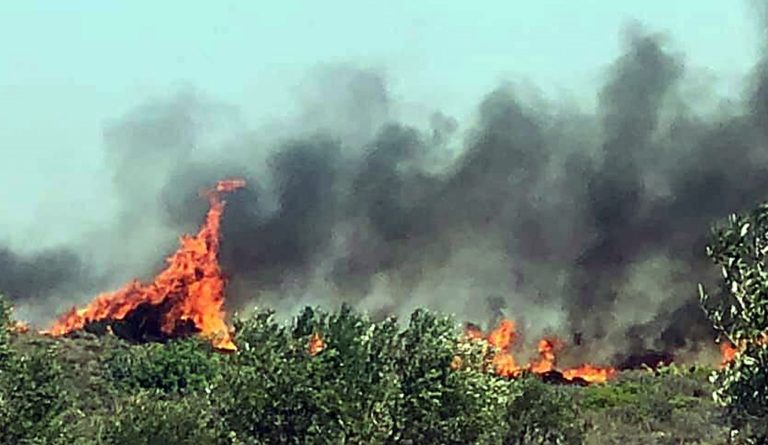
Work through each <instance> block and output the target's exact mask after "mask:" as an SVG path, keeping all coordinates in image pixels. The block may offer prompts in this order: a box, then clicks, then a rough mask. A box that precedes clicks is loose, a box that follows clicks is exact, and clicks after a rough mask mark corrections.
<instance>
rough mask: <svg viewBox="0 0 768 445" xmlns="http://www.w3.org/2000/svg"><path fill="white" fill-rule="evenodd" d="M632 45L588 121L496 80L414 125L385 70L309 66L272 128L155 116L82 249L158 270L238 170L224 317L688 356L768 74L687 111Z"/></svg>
mask: <svg viewBox="0 0 768 445" xmlns="http://www.w3.org/2000/svg"><path fill="white" fill-rule="evenodd" d="M624 38H625V48H624V52H623V54H622V55H621V57H619V58H618V59H617V60H616V61H615V62H614V63H613V64H612V66H611V68H610V72H609V73H608V76H607V81H606V83H605V85H604V86H603V88H602V90H601V91H599V92H598V97H599V100H598V107H597V109H596V110H594V111H593V112H586V111H583V110H580V109H577V108H575V107H569V106H568V105H566V104H556V103H555V104H552V103H547V102H546V101H540V100H531V99H530V98H529V97H530V95H528V94H527V93H528V92H527V91H524V90H521V89H519V88H514V87H512V86H510V85H501V86H499V87H498V88H497V89H495V90H493V91H491V92H489V93H488V94H487V95H486V96H485V97H484V98H482V99H481V100H480V102H479V105H478V107H477V111H476V114H475V119H474V121H472V122H465V123H459V122H457V121H456V120H455V119H452V118H451V117H449V116H445V115H443V114H441V113H440V112H439V111H437V110H436V111H435V112H434V113H433V114H432V115H431V117H430V119H428V120H427V121H426V122H425V123H424V122H422V123H418V124H413V123H409V122H405V121H402V120H399V119H397V117H396V113H394V112H393V106H394V105H393V104H394V101H393V100H392V99H391V98H390V97H389V92H388V89H387V85H386V82H385V81H384V79H383V78H382V77H381V76H379V75H378V74H377V73H376V72H373V71H367V70H359V69H353V68H349V67H333V68H328V69H326V70H325V71H322V72H321V74H320V75H319V76H318V77H317V85H318V86H317V93H316V94H315V95H314V96H313V97H309V98H308V99H307V102H306V103H305V104H304V105H305V107H304V112H303V113H302V114H301V115H300V116H299V117H298V118H297V120H296V122H294V123H292V124H290V125H286V126H285V127H284V128H283V129H282V131H280V132H279V133H278V135H277V136H275V135H265V134H264V133H260V132H258V131H254V132H253V133H248V134H238V135H237V136H236V137H230V138H229V139H227V140H225V141H224V142H222V141H221V140H220V139H217V138H215V137H211V134H212V133H215V131H214V129H215V128H216V125H217V118H218V117H219V116H220V115H221V113H222V109H225V108H226V107H224V106H223V105H221V104H216V103H214V102H213V101H210V100H208V99H206V98H204V97H203V95H202V94H200V93H198V92H194V91H185V92H182V93H180V94H179V95H177V96H173V97H170V98H168V99H167V100H166V101H159V102H156V103H151V104H147V105H146V106H144V107H142V108H140V109H138V110H135V111H134V112H131V113H128V114H127V115H126V116H125V117H124V119H122V120H119V121H117V122H113V123H111V124H110V125H109V126H108V128H107V130H106V132H105V149H106V156H107V159H108V162H109V166H110V168H111V170H112V171H113V186H114V188H115V191H116V194H117V196H118V198H119V199H120V203H121V209H122V212H121V214H120V215H119V218H117V221H118V222H117V223H116V224H115V226H114V227H110V228H108V229H105V232H104V233H102V234H99V235H97V236H95V238H94V239H96V240H98V241H92V242H91V244H88V243H85V245H84V246H80V247H82V249H81V250H84V251H89V252H92V251H93V250H95V249H94V245H95V244H98V245H99V246H102V247H103V246H105V245H106V246H107V248H106V249H102V250H104V251H106V252H108V254H107V255H106V257H107V258H104V259H103V261H105V262H107V263H109V267H108V268H107V272H105V273H106V274H107V275H109V276H110V277H111V279H112V280H113V281H114V282H115V283H118V282H119V281H122V280H124V279H126V278H129V277H130V276H133V275H137V274H138V275H143V274H150V273H151V272H152V271H153V270H156V269H157V267H158V264H159V261H161V260H162V258H163V257H164V256H165V255H167V253H168V252H170V251H171V250H172V249H173V246H174V244H175V237H176V236H178V235H179V234H180V233H182V232H185V231H190V230H193V229H194V227H195V226H196V225H197V223H198V222H199V220H200V219H201V217H202V215H203V214H204V212H205V202H202V201H200V200H198V199H197V193H198V191H199V190H200V189H201V188H203V187H206V186H208V185H210V184H211V183H213V181H215V180H216V179H219V178H222V177H231V176H234V175H237V176H243V177H245V178H246V179H247V181H248V184H249V188H247V189H245V190H242V191H238V192H236V193H234V194H232V196H230V197H229V198H228V208H227V214H226V215H225V217H224V220H223V226H222V234H223V240H222V266H223V269H224V270H225V271H226V273H227V274H228V275H229V276H230V278H231V284H230V288H229V295H228V303H229V305H230V306H231V308H232V309H240V308H246V307H250V306H252V305H254V304H257V305H259V306H272V307H275V308H277V309H278V310H279V311H281V312H282V313H285V314H290V313H291V311H294V310H295V309H296V308H297V307H298V306H301V305H304V304H325V305H331V306H333V305H337V304H339V303H340V302H349V303H352V304H354V305H356V306H357V307H359V308H361V309H364V310H368V311H372V312H373V313H375V314H378V315H388V314H395V315H404V314H407V313H408V312H410V311H411V310H412V309H414V308H416V307H419V306H427V307H430V308H433V309H436V310H441V311H448V312H453V313H456V314H457V315H458V316H459V317H461V318H464V319H467V320H473V321H479V322H485V321H487V320H488V319H489V318H490V317H492V316H494V314H495V315H499V314H503V315H505V316H508V317H513V318H515V319H517V320H518V321H519V322H520V323H521V324H522V326H523V330H524V331H525V330H526V329H530V330H531V331H532V332H543V331H551V332H556V333H558V334H560V335H564V336H566V338H570V337H569V336H570V335H576V336H578V337H580V338H581V340H582V342H581V343H580V344H581V346H580V348H581V349H580V350H579V351H578V353H584V354H589V356H590V357H595V359H601V358H602V359H610V358H612V357H613V356H614V354H616V353H618V352H623V353H628V352H633V351H637V352H640V351H643V350H646V349H654V350H662V351H680V350H685V351H693V352H695V351H696V350H697V348H699V347H700V344H701V343H702V342H705V343H706V344H709V342H711V335H712V333H711V332H710V330H709V329H708V327H707V322H706V321H705V320H704V317H703V314H702V313H701V311H699V310H698V308H697V299H696V292H695V289H696V284H697V282H699V281H704V282H708V281H710V280H712V279H716V274H714V275H713V273H712V270H711V268H710V266H709V263H708V261H707V259H706V258H705V256H704V244H705V243H706V237H707V234H708V231H709V227H710V225H711V224H712V223H714V222H715V221H717V220H718V219H720V218H723V217H725V216H727V214H729V213H731V212H735V211H742V210H745V209H748V208H750V207H752V206H754V205H755V204H757V203H759V202H760V201H762V200H765V199H766V198H768V162H767V161H768V152H766V147H765V141H766V135H768V134H767V133H766V131H768V130H767V129H768V127H767V126H766V124H767V123H768V70H766V67H765V66H766V65H765V63H764V62H763V61H760V63H758V64H757V66H756V69H755V72H754V73H752V77H750V79H749V88H748V91H749V93H748V94H747V95H746V97H735V98H733V97H732V98H727V99H728V100H729V101H730V106H728V107H721V108H716V109H715V110H702V109H697V107H695V106H693V105H690V104H689V100H688V99H689V96H687V94H688V93H687V91H689V90H687V89H686V86H687V85H686V82H687V77H686V75H687V71H686V66H685V61H684V57H683V56H682V55H680V54H677V53H675V52H674V51H673V50H670V49H669V45H668V42H667V39H665V38H664V37H662V36H659V35H655V34H651V33H648V32H646V31H643V30H640V29H632V30H630V31H628V32H627V33H626V35H625V36H624ZM696 94H707V92H706V91H698V92H696ZM222 107H223V108H222ZM116 238H119V239H120V240H121V241H120V242H114V240H115V239H116ZM110 240H112V241H110ZM66 255H74V254H69V253H66V252H65V253H61V252H52V253H51V254H41V255H40V256H36V257H32V258H23V257H20V256H18V255H15V254H14V253H12V252H10V251H8V250H2V251H0V288H2V289H3V291H5V292H6V293H8V294H9V295H10V296H11V297H12V298H13V299H15V300H16V301H19V302H23V301H25V300H24V299H25V298H26V299H38V298H51V297H52V296H54V295H56V294H57V293H60V292H61V289H62V288H64V287H67V286H74V284H75V283H79V284H83V286H79V287H78V286H74V287H75V288H79V289H87V288H90V287H93V283H94V281H95V280H94V279H91V278H87V277H84V276H83V274H82V273H81V272H82V270H84V268H85V265H84V264H79V263H78V261H76V260H74V259H73V260H69V259H67V258H68V257H66ZM75 258H76V256H75ZM85 269H87V268H85ZM32 277H34V279H32ZM85 284H88V286H86V285H85ZM88 298H90V295H85V294H84V295H83V297H82V298H81V299H80V302H82V301H85V300H87V299H88ZM67 303H74V301H68V302H67ZM53 315H54V314H51V316H53Z"/></svg>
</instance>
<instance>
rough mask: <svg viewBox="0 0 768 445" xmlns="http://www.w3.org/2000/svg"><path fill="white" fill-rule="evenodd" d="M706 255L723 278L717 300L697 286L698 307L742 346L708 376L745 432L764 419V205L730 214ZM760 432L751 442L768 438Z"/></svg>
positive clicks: (767, 289) (767, 394)
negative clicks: (711, 378)
mask: <svg viewBox="0 0 768 445" xmlns="http://www.w3.org/2000/svg"><path fill="white" fill-rule="evenodd" d="M707 255H708V256H709V257H710V258H711V259H712V260H713V262H714V263H715V264H717V265H718V266H720V267H721V269H722V275H723V280H722V283H721V288H720V292H719V295H718V296H717V298H712V297H711V296H709V295H708V294H707V293H706V292H705V291H704V289H703V287H702V286H699V294H700V299H701V303H702V307H703V308H704V310H705V311H706V312H707V315H708V316H709V318H710V319H711V320H712V322H713V324H714V326H715V328H716V329H717V330H718V331H720V333H721V335H722V336H724V337H726V338H727V339H728V340H730V341H731V342H732V343H733V344H736V345H743V351H742V352H741V353H739V354H737V355H736V357H735V359H734V361H733V362H732V363H731V364H729V365H728V366H727V367H726V368H725V369H723V370H721V371H719V372H718V373H717V374H715V375H713V382H714V383H716V384H717V385H718V389H717V391H716V392H715V394H714V396H715V399H716V400H717V401H718V402H719V403H721V404H722V405H724V406H726V407H728V408H729V410H730V411H731V412H732V415H733V419H734V425H735V427H737V428H744V427H746V428H749V426H748V425H747V424H749V423H754V422H758V423H761V422H762V423H764V422H766V421H767V420H768V345H766V344H765V342H766V340H765V338H766V337H765V335H766V334H768V271H766V261H768V203H766V204H762V205H760V206H759V207H758V208H757V209H755V210H754V211H753V212H752V213H751V214H748V215H731V216H730V217H729V218H728V221H727V224H726V225H725V226H724V227H719V228H716V229H715V230H714V231H713V239H712V242H711V243H710V245H709V246H708V248H707ZM755 419H759V420H755ZM759 434H761V435H760V436H755V437H752V438H751V440H755V441H761V440H767V439H768V436H763V435H762V434H763V433H759Z"/></svg>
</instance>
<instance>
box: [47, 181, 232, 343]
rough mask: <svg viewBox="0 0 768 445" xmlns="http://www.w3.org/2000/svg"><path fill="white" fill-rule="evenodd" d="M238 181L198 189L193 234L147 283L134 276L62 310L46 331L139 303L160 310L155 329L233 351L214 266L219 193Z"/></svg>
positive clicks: (106, 317)
mask: <svg viewBox="0 0 768 445" xmlns="http://www.w3.org/2000/svg"><path fill="white" fill-rule="evenodd" d="M244 186H245V181H244V180H242V179H227V180H223V181H219V182H218V183H217V184H216V186H215V187H214V188H213V189H210V190H207V191H205V192H204V196H205V197H207V198H208V202H209V204H210V209H209V210H208V214H207V216H206V219H205V223H204V224H203V226H202V227H201V228H200V231H199V232H198V233H197V235H195V236H191V235H184V236H182V237H181V239H180V244H181V245H180V247H179V249H178V250H177V251H176V252H175V253H174V254H173V255H171V256H170V257H168V259H167V260H166V262H167V266H166V268H165V269H164V270H163V271H162V272H160V274H159V275H157V276H156V277H155V279H154V280H153V281H152V282H150V283H147V284H144V283H141V282H139V281H138V280H134V281H131V282H129V283H128V284H126V285H125V286H123V287H122V288H121V289H119V290H117V291H114V292H108V293H104V294H101V295H98V296H97V297H96V298H95V299H93V301H91V302H90V303H89V304H88V305H87V306H86V307H85V308H83V309H79V310H78V309H76V308H72V309H71V310H70V311H68V312H66V313H65V314H63V315H62V316H61V317H60V318H59V319H58V320H57V321H56V322H55V323H54V324H53V326H51V328H50V329H49V330H48V331H46V333H47V334H49V335H53V336H60V335H64V334H67V333H70V332H72V331H76V330H79V329H83V328H84V327H85V326H86V325H88V324H90V323H94V322H100V321H115V320H123V319H125V318H126V317H127V316H128V315H129V314H131V313H132V312H134V311H136V309H137V308H139V307H140V306H142V305H150V306H152V307H156V308H158V309H160V310H161V311H162V314H161V317H160V330H161V331H162V332H163V333H164V334H166V335H167V336H169V337H173V336H176V335H179V333H180V332H184V331H185V330H188V329H189V326H190V325H191V326H192V327H193V328H194V330H196V331H197V332H199V333H200V334H201V335H202V336H204V337H206V338H208V339H210V340H211V342H212V343H213V345H214V347H216V348H217V349H220V350H228V351H234V350H236V347H235V344H234V343H233V341H232V336H231V333H230V329H229V327H228V326H227V323H226V321H225V313H224V287H225V279H224V275H223V273H222V271H221V267H220V266H219V261H218V256H219V248H220V228H221V215H222V213H223V211H224V204H225V202H224V201H223V199H222V194H223V193H226V192H231V191H234V190H236V189H238V188H241V187H244Z"/></svg>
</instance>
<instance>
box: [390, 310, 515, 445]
mask: <svg viewBox="0 0 768 445" xmlns="http://www.w3.org/2000/svg"><path fill="white" fill-rule="evenodd" d="M458 336H459V334H458V332H457V330H456V325H455V323H454V322H453V321H452V320H451V319H450V318H445V317H437V316H435V315H433V314H431V313H429V312H427V311H424V310H417V311H416V312H414V313H413V314H412V316H411V320H410V324H409V326H408V329H406V330H405V331H404V332H403V333H402V334H401V336H400V348H399V351H398V362H399V364H398V368H399V373H400V378H401V383H400V385H401V391H402V398H401V399H400V400H399V403H398V405H397V413H396V415H395V421H396V423H395V426H394V434H393V436H392V437H391V440H390V441H389V442H388V443H392V444H395V443H397V444H422V443H440V444H456V445H459V444H467V443H473V444H492V443H500V441H501V439H502V436H503V433H504V431H505V422H504V420H503V417H504V416H503V412H504V407H505V406H506V404H507V403H508V401H509V398H510V396H511V395H512V385H511V383H510V381H508V380H505V379H500V378H497V377H496V376H494V375H492V374H490V373H488V372H486V371H485V370H484V369H482V368H480V367H479V366H474V367H473V366H467V367H462V368H460V369H458V370H454V368H455V361H454V360H455V357H456V355H457V352H458V351H457V338H458ZM480 353H481V352H480V351H479V350H477V351H475V354H474V355H475V356H474V359H470V360H467V359H466V358H465V359H464V361H465V363H469V364H472V363H474V364H477V363H480V362H481V361H480V360H477V359H478V355H479V354H480ZM469 355H470V356H471V355H472V354H469Z"/></svg>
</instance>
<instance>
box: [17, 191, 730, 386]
mask: <svg viewBox="0 0 768 445" xmlns="http://www.w3.org/2000/svg"><path fill="white" fill-rule="evenodd" d="M244 186H245V181H244V180H241V179H228V180H223V181H220V182H219V183H218V184H217V185H216V186H215V187H214V188H213V189H211V190H207V191H205V192H204V194H203V195H204V196H205V197H206V198H207V199H208V201H209V205H210V208H209V210H208V213H207V215H206V219H205V222H204V224H203V225H202V227H201V228H200V230H199V231H198V233H197V234H196V235H195V236H191V235H185V236H183V237H181V239H180V244H181V245H180V247H179V249H178V250H177V251H176V252H175V253H174V254H173V255H171V256H170V257H169V258H168V259H167V266H166V268H165V269H164V270H163V271H162V272H160V274H158V275H157V276H156V277H155V279H154V280H153V281H152V282H150V283H146V284H145V283H141V282H139V281H132V282H130V283H128V284H126V285H125V286H124V287H122V288H121V289H119V290H117V291H115V292H109V293H104V294H101V295H99V296H97V297H96V298H95V299H94V300H93V301H91V303H89V304H88V305H87V306H86V307H85V308H83V309H79V310H78V309H76V308H73V309H72V310H70V311H68V312H67V313H65V314H63V315H62V316H61V317H59V318H58V320H57V321H56V322H55V323H54V324H53V326H51V327H50V328H49V329H48V330H46V331H44V332H43V333H45V334H47V335H51V336H62V335H67V334H69V333H72V332H75V331H78V330H89V331H91V332H95V333H104V332H107V331H110V332H113V333H115V334H116V335H118V336H120V337H122V338H125V339H129V340H133V341H164V340H168V339H172V338H179V337H185V336H189V335H196V334H199V335H202V336H204V337H206V338H208V339H210V341H211V342H212V344H213V346H214V347H215V348H216V349H218V350H221V351H229V352H232V351H236V349H237V347H236V345H235V344H234V342H233V340H232V338H233V332H232V330H231V328H230V327H229V325H228V324H227V323H226V314H225V312H224V309H223V307H224V301H225V293H224V291H225V278H224V275H223V273H222V270H221V267H220V265H219V261H218V257H219V247H220V226H221V217H222V214H223V211H224V206H225V202H224V200H223V197H222V195H223V194H224V193H227V192H231V191H234V190H236V189H239V188H242V187H244ZM16 328H17V329H18V330H19V331H23V330H25V329H28V327H27V326H26V325H25V324H23V323H19V324H18V325H17V327H16ZM463 340H468V341H473V342H480V343H481V344H482V345H483V347H485V348H490V351H491V357H492V359H491V363H490V368H491V369H492V370H493V372H496V373H497V374H499V375H501V376H504V377H508V378H517V377H519V376H521V375H522V374H523V373H533V374H536V375H539V376H541V378H542V379H544V380H545V381H548V382H552V383H572V384H589V383H602V382H605V381H607V380H609V379H611V378H613V377H614V376H615V375H616V373H617V372H618V371H620V370H625V369H638V368H642V367H646V366H647V367H656V366H659V365H668V364H670V363H672V362H673V361H674V355H673V354H671V353H668V352H657V351H649V352H646V353H642V354H635V355H632V356H629V357H626V358H625V359H624V360H623V361H622V363H620V364H618V365H616V366H597V365H594V364H591V363H585V364H582V365H580V366H575V367H568V368H562V369H561V368H558V366H557V354H558V353H560V352H561V351H562V350H563V349H564V348H565V347H566V344H565V342H564V341H562V340H561V339H558V338H555V337H548V338H542V339H541V340H539V341H538V344H537V356H536V357H535V358H533V359H532V360H530V361H528V363H522V362H520V361H519V360H518V359H517V358H516V356H515V354H514V352H515V351H519V346H520V345H519V344H518V340H519V333H518V331H517V327H516V325H515V322H514V321H512V320H507V319H503V320H501V321H500V322H499V323H498V325H497V326H496V328H494V329H493V330H491V331H490V332H488V333H484V332H483V331H482V330H481V329H480V328H479V327H478V326H476V325H473V324H467V325H466V328H465V333H464V339H463ZM323 350H324V342H323V339H322V333H316V334H315V335H314V336H313V337H312V339H311V340H310V343H309V345H308V351H309V352H310V353H311V354H312V355H316V354H320V353H322V351H323ZM738 350H739V348H737V347H735V346H733V345H731V344H730V343H727V342H726V343H722V344H721V354H722V361H721V366H725V365H727V364H728V363H729V362H730V361H732V360H733V359H734V357H735V355H736V354H737V353H738ZM452 366H453V367H454V368H456V369H458V368H460V367H461V360H460V359H459V358H458V357H457V358H456V360H454V363H453V364H452Z"/></svg>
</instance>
